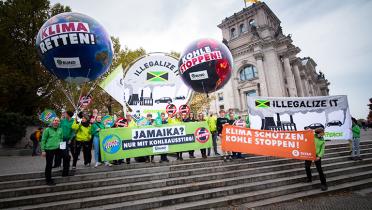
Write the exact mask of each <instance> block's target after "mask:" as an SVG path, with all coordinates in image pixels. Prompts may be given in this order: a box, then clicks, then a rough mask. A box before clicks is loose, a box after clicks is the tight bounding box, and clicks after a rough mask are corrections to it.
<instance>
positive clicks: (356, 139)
mask: <svg viewBox="0 0 372 210" xmlns="http://www.w3.org/2000/svg"><path fill="white" fill-rule="evenodd" d="M351 120H352V121H353V125H352V128H351V131H352V132H353V140H352V146H351V160H362V158H361V157H360V147H359V144H360V127H359V125H358V121H357V120H356V119H355V118H354V117H353V118H351Z"/></svg>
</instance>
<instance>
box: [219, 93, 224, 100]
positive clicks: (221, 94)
mask: <svg viewBox="0 0 372 210" xmlns="http://www.w3.org/2000/svg"><path fill="white" fill-rule="evenodd" d="M218 100H219V101H223V93H218Z"/></svg>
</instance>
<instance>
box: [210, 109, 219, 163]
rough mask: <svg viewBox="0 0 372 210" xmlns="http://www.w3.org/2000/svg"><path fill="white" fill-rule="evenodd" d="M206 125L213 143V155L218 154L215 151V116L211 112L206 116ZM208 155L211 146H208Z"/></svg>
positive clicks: (216, 134)
mask: <svg viewBox="0 0 372 210" xmlns="http://www.w3.org/2000/svg"><path fill="white" fill-rule="evenodd" d="M207 123H208V127H209V129H210V132H211V134H212V144H213V151H214V155H215V156H220V153H218V151H217V136H218V132H217V117H216V116H215V115H213V114H210V115H209V117H208V118H207ZM208 156H211V148H208Z"/></svg>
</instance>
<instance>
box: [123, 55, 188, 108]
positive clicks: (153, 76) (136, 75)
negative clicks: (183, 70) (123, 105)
mask: <svg viewBox="0 0 372 210" xmlns="http://www.w3.org/2000/svg"><path fill="white" fill-rule="evenodd" d="M190 96H191V89H190V88H188V87H187V86H186V85H185V84H184V83H183V81H182V80H181V77H180V75H179V72H178V60H177V59H175V58H173V57H171V56H169V55H166V54H165V53H152V54H148V55H145V56H144V57H142V58H140V59H138V60H137V61H136V62H134V63H133V64H132V65H131V66H130V67H129V69H128V70H127V72H126V74H125V77H124V100H125V101H126V102H127V103H128V105H129V106H130V107H131V108H132V110H133V111H137V110H139V111H140V112H141V113H142V114H146V113H151V112H152V113H156V112H165V109H166V107H167V105H168V104H174V105H176V106H177V107H179V106H181V105H182V104H186V103H187V102H188V100H189V98H190Z"/></svg>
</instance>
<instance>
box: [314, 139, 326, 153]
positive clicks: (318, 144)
mask: <svg viewBox="0 0 372 210" xmlns="http://www.w3.org/2000/svg"><path fill="white" fill-rule="evenodd" d="M314 142H315V150H316V156H317V157H320V158H322V157H323V156H324V150H325V141H324V139H323V138H318V137H317V136H316V135H314Z"/></svg>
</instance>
